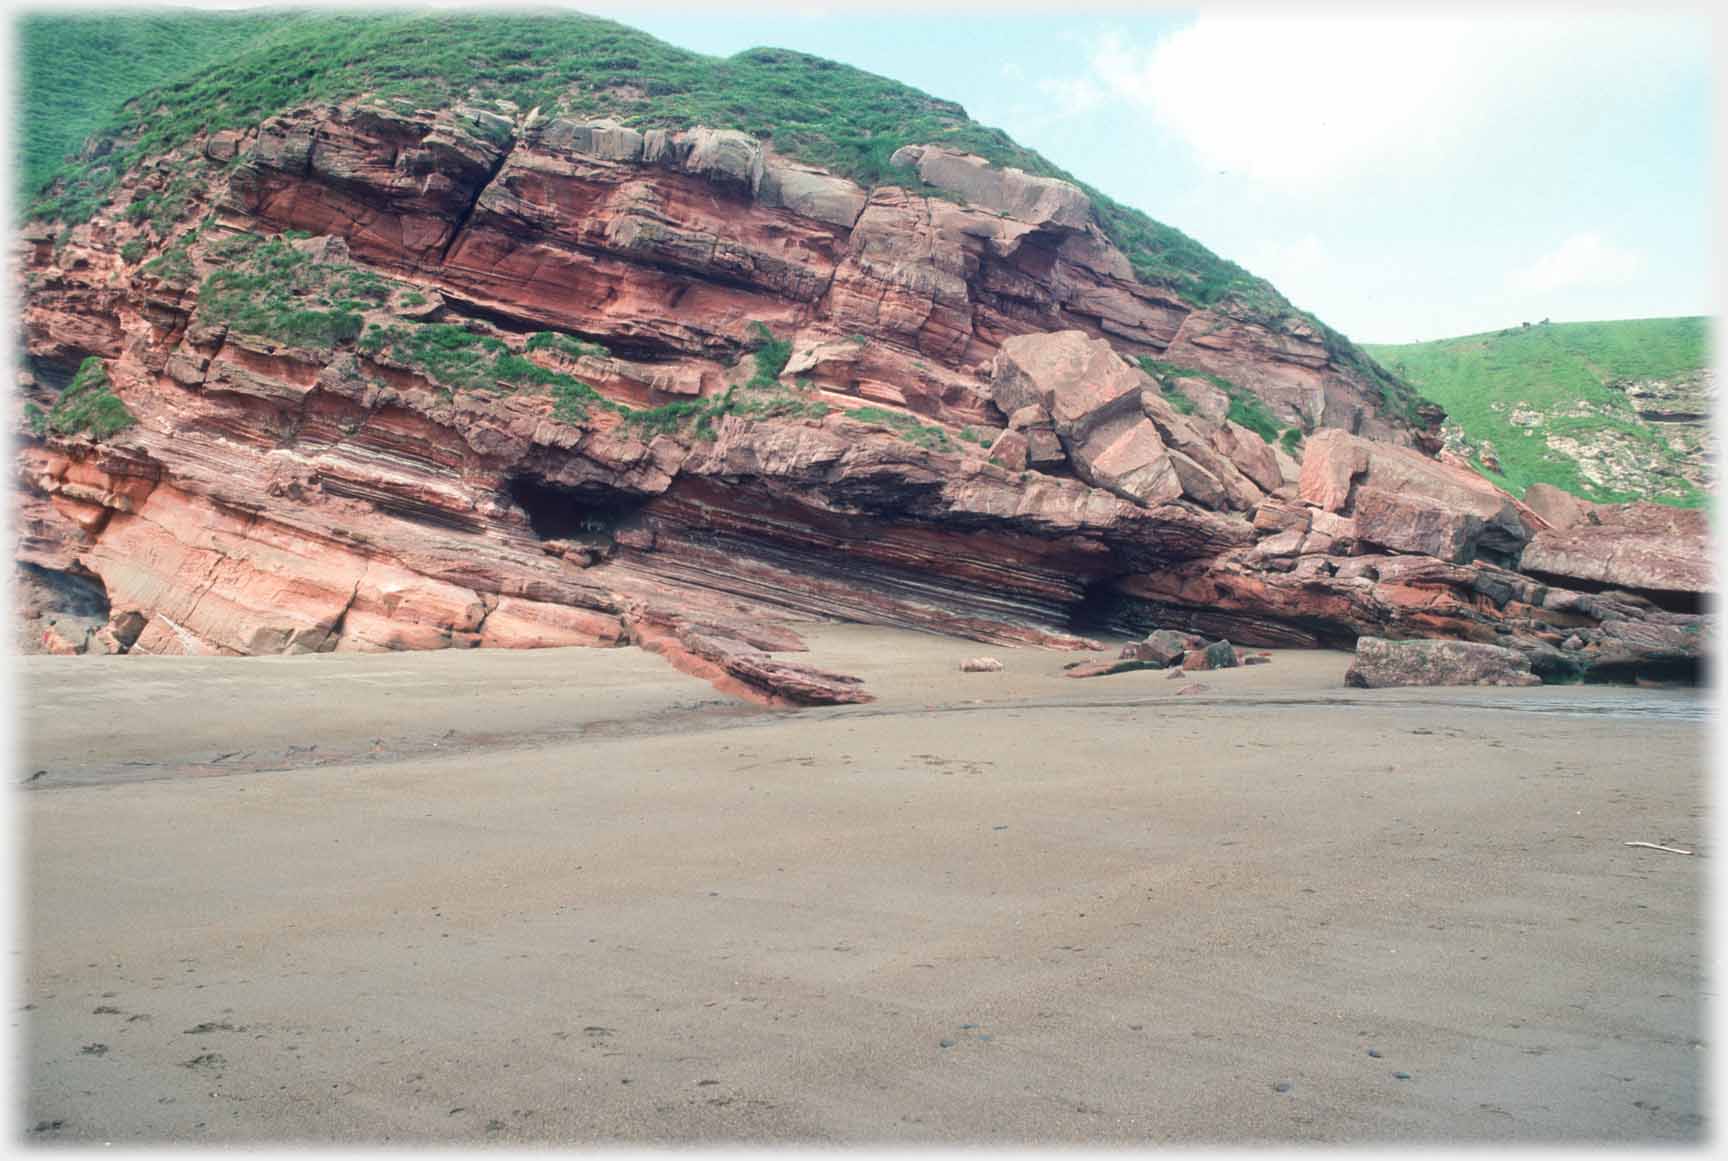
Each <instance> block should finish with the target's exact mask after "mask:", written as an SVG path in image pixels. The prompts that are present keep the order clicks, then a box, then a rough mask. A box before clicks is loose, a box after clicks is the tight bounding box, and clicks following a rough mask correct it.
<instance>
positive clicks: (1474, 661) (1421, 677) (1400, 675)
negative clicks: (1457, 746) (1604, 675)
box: [1344, 637, 1542, 689]
mask: <svg viewBox="0 0 1728 1161" xmlns="http://www.w3.org/2000/svg"><path fill="white" fill-rule="evenodd" d="M1344 684H1346V685H1353V686H1356V687H1357V688H1360V689H1385V688H1388V687H1391V686H1399V685H1541V684H1542V679H1541V678H1540V677H1537V676H1536V675H1535V674H1534V673H1532V672H1530V659H1529V658H1528V657H1526V656H1524V654H1522V653H1519V652H1518V651H1517V650H1515V649H1506V648H1503V647H1501V646H1499V645H1483V644H1479V643H1477V642H1474V641H1439V640H1423V641H1388V640H1386V639H1385V638H1383V637H1363V638H1360V639H1359V640H1358V641H1357V642H1356V660H1355V661H1354V662H1352V663H1351V665H1350V668H1349V669H1348V670H1346V671H1345V674H1344Z"/></svg>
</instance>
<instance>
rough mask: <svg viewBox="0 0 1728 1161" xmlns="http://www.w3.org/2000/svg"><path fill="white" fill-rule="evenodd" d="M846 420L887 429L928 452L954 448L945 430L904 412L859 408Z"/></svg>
mask: <svg viewBox="0 0 1728 1161" xmlns="http://www.w3.org/2000/svg"><path fill="white" fill-rule="evenodd" d="M846 418H847V419H855V420H857V421H858V422H859V423H873V424H876V425H877V426H878V427H886V428H887V429H888V430H890V431H892V432H893V433H894V434H895V435H898V436H899V437H900V438H901V439H903V440H905V441H906V442H907V443H910V444H916V445H917V446H918V447H921V448H924V449H925V450H926V451H949V450H951V449H952V448H953V446H954V444H953V442H952V441H951V440H950V439H949V438H948V432H947V431H946V430H945V429H943V428H940V427H937V426H934V425H927V424H922V423H919V422H918V420H917V419H915V418H914V417H912V416H910V415H907V414H905V413H904V412H900V411H889V410H887V409H886V408H882V407H858V408H854V409H853V410H851V411H848V412H847V413H846Z"/></svg>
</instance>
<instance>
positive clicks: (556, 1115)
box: [14, 627, 1709, 1143]
mask: <svg viewBox="0 0 1728 1161" xmlns="http://www.w3.org/2000/svg"><path fill="white" fill-rule="evenodd" d="M811 639H812V642H813V645H814V652H813V660H815V661H817V662H818V663H821V664H824V665H828V666H832V667H834V668H837V669H841V670H845V671H850V672H856V673H859V674H862V675H863V676H864V677H865V678H867V679H868V682H869V688H870V689H871V690H872V691H873V692H875V693H876V694H877V695H878V697H879V701H878V702H876V703H875V704H872V705H867V706H857V707H842V708H833V709H821V710H806V711H799V712H788V711H769V710H763V709H758V708H755V707H747V706H739V705H737V704H736V703H732V702H728V701H726V700H724V699H721V698H719V697H718V696H717V695H715V694H714V692H713V691H712V690H711V689H709V688H708V687H707V686H706V685H704V684H702V683H700V682H697V681H695V680H693V679H690V678H686V677H683V676H681V675H679V674H677V673H675V672H673V671H672V670H671V669H669V668H668V667H666V666H665V665H663V664H662V663H661V662H659V661H658V660H657V659H655V658H652V657H649V656H647V655H645V654H642V653H639V652H636V651H628V650H625V651H585V650H557V651H546V652H537V653H463V654H415V655H391V656H321V657H302V658H277V659H268V660H264V659H248V660H219V659H179V658H175V659H169V658H143V657H139V658H107V659H99V658H58V657H30V658H25V659H23V660H22V662H21V671H20V675H19V676H20V682H21V687H22V690H23V693H24V697H25V700H26V705H25V707H24V714H23V721H22V725H23V727H24V729H25V730H26V732H27V736H26V738H25V740H24V743H23V745H24V749H23V751H22V753H21V754H20V755H19V768H18V771H19V778H20V780H21V781H23V783H24V786H25V789H23V790H21V791H17V792H15V794H16V798H17V801H18V805H19V808H20V814H21V816H22V821H23V823H24V825H25V827H26V828H27V829H26V849H25V856H24V861H23V865H22V869H23V873H24V877H23V879H22V890H23V898H22V900H21V902H22V904H23V906H24V909H25V930H24V935H25V937H26V939H27V945H26V950H25V956H24V961H23V962H24V967H23V970H22V972H21V978H22V983H23V985H24V987H25V990H26V994H25V995H24V996H23V997H21V998H20V999H19V1000H18V1004H19V1005H20V1006H22V1009H23V1010H22V1011H20V1012H19V1013H18V1014H16V1015H15V1016H14V1021H15V1022H17V1023H19V1024H21V1035H22V1037H23V1039H22V1046H23V1050H24V1059H23V1062H22V1063H23V1068H22V1071H21V1074H20V1075H21V1079H22V1082H23V1084H24V1085H25V1088H26V1092H25V1094H24V1106H25V1107H24V1110H23V1113H24V1122H23V1124H24V1128H25V1130H26V1133H27V1136H28V1137H29V1138H30V1139H31V1140H33V1141H44V1142H45V1141H48V1140H78V1141H87V1142H101V1141H113V1142H115V1143H122V1142H127V1143H134V1142H152V1141H209V1142H260V1141H288V1142H298V1141H312V1142H332V1141H343V1142H362V1141H371V1142H392V1143H405V1142H433V1141H456V1142H485V1141H500V1142H562V1143H587V1142H596V1141H625V1142H690V1141H701V1142H714V1143H718V1142H729V1141H788V1140H792V1141H834V1142H927V1143H958V1142H966V1141H998V1142H1001V1141H1025V1142H1098V1143H1114V1142H1202V1141H1219V1142H1256V1141H1295V1142H1301V1141H1331V1142H1341V1141H1380V1142H1384V1141H1390V1140H1417V1141H1435V1140H1458V1141H1474V1142H1482V1141H1519V1142H1538V1141H1561V1140H1565V1141H1584V1140H1603V1141H1623V1142H1634V1141H1656V1140H1680V1141H1685V1140H1694V1141H1696V1140H1699V1139H1701V1138H1702V1136H1703V1133H1704V1121H1703V1117H1702V1111H1703V1109H1702V1102H1701V1092H1700V1085H1701V1077H1702V1075H1703V1072H1704V1057H1705V1049H1706V1046H1705V1044H1704V1043H1703V1035H1704V1033H1703V1030H1702V1008H1701V1000H1700V994H1701V991H1702V987H1703V984H1702V977H1703V971H1704V965H1703V954H1704V946H1703V941H1702V937H1701V934H1700V930H1701V916H1700V895H1701V886H1702V879H1703V865H1704V858H1703V857H1698V856H1694V857H1686V856H1680V855H1673V854H1668V853H1665V852H1661V851H1653V850H1648V849H1638V848H1631V847H1627V846H1625V845H1623V844H1624V843H1625V842H1626V841H1628V840H1645V841H1651V842H1660V843H1668V844H1670V845H1677V846H1680V847H1683V848H1686V849H1688V850H1698V851H1699V855H1700V856H1704V855H1707V854H1708V853H1709V852H1708V851H1704V850H1700V848H1699V845H1698V844H1699V843H1700V842H1701V840H1702V839H1703V837H1704V835H1703V831H1704V829H1705V824H1704V809H1703V804H1704V782H1705V759H1704V754H1703V744H1704V736H1705V735H1704V731H1705V716H1704V702H1703V701H1702V699H1701V698H1700V697H1699V696H1697V695H1695V694H1691V693H1677V692H1666V691H1649V690H1628V689H1595V688H1585V689H1579V688H1570V689H1567V688H1544V689H1536V690H1475V689H1469V690H1432V689H1430V690H1409V691H1382V692H1364V691H1354V690H1347V689H1345V688H1343V686H1342V684H1341V676H1342V673H1343V670H1344V668H1345V666H1346V664H1347V663H1348V657H1347V656H1345V655H1343V654H1337V653H1297V652H1285V653H1280V654H1278V655H1277V657H1276V660H1275V661H1274V663H1273V664H1271V665H1268V666H1262V667H1257V668H1253V669H1241V670H1233V671H1228V672H1224V673H1218V674H1206V675H1201V676H1199V677H1198V678H1197V679H1193V680H1188V681H1172V680H1167V679H1166V677H1165V675H1164V674H1162V673H1157V672H1141V673H1131V674H1123V675H1118V676H1114V677H1106V678H1097V679H1091V680H1085V681H1075V680H1071V679H1068V678H1065V677H1063V676H1062V675H1061V667H1062V665H1063V664H1064V663H1065V662H1067V661H1070V660H1073V657H1072V656H1071V655H1069V656H1064V655H1060V654H1050V653H1039V652H1033V651H1016V650H999V649H998V650H981V649H980V647H979V646H977V645H976V644H971V643H967V642H961V641H948V640H942V639H938V638H933V637H926V636H918V635H914V634H906V633H896V632H890V631H884V630H876V629H863V628H856V627H832V628H825V629H820V630H817V631H815V632H813V633H812V634H811ZM980 652H990V653H993V654H994V655H996V656H998V657H1000V658H1002V660H1003V661H1004V662H1005V663H1006V666H1007V668H1006V670H1005V671H1004V672H1002V673H995V674H961V673H958V672H957V671H956V666H957V665H958V662H959V661H960V660H961V659H963V658H965V657H969V656H974V655H976V654H978V653H980ZM1196 682H1203V683H1204V684H1206V685H1208V686H1210V687H1211V690H1210V691H1209V692H1204V693H1200V694H1178V693H1177V692H1176V691H1177V690H1178V689H1179V688H1181V687H1183V686H1185V685H1190V684H1194V683H1196ZM312 747H316V748H315V749H313V748H312ZM1370 1050H1372V1052H1371V1051H1370ZM1399 1074H1406V1075H1407V1079H1400V1077H1399Z"/></svg>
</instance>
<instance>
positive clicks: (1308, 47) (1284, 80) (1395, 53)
mask: <svg viewBox="0 0 1728 1161" xmlns="http://www.w3.org/2000/svg"><path fill="white" fill-rule="evenodd" d="M1653 23H1655V24H1660V23H1661V21H1660V20H1656V21H1654V22H1653ZM1678 39H1683V38H1678ZM1676 41H1677V38H1676V37H1675V35H1674V29H1673V27H1672V26H1669V27H1661V28H1654V29H1649V28H1646V29H1640V28H1639V27H1637V26H1636V25H1632V24H1629V23H1627V22H1625V21H1622V20H1617V19H1604V18H1599V17H1598V18H1594V19H1591V20H1578V19H1575V18H1574V17H1573V16H1572V15H1570V14H1567V13H1564V12H1559V11H1555V12H1550V13H1540V12H1537V13H1518V14H1512V15H1507V14H1502V13H1497V12H1493V11H1482V10H1476V11H1474V12H1466V13H1448V12H1444V11H1433V10H1431V11H1426V12H1399V11H1396V10H1393V11H1376V10H1364V9H1356V10H1354V11H1347V12H1338V11H1335V12H1327V11H1324V10H1318V11H1316V10H1312V9H1307V10H1304V11H1303V12H1302V13H1301V14H1294V13H1286V12H1280V11H1276V10H1264V9H1262V10H1255V11H1243V12H1230V11H1216V12H1204V13H1202V14H1200V16H1199V17H1198V18H1197V19H1196V20H1195V21H1194V22H1193V23H1192V24H1189V25H1186V26H1184V27H1182V28H1180V29H1178V30H1177V31H1175V32H1173V33H1170V34H1168V35H1166V36H1164V37H1162V38H1161V39H1159V40H1158V41H1157V42H1156V43H1154V44H1153V45H1152V46H1151V47H1150V48H1145V47H1142V46H1137V45H1135V44H1133V43H1132V42H1131V41H1130V40H1128V39H1127V38H1126V37H1125V36H1123V35H1122V34H1120V33H1113V34H1107V35H1105V36H1103V37H1101V38H1099V39H1098V40H1097V41H1095V43H1094V46H1093V53H1092V59H1091V62H1090V68H1089V70H1088V72H1087V73H1086V74H1085V75H1084V76H1083V77H1081V78H1078V79H1075V80H1069V81H1057V82H1045V83H1044V85H1043V86H1041V87H1043V88H1044V89H1045V91H1046V92H1047V93H1049V94H1051V95H1052V96H1054V97H1057V98H1059V99H1066V102H1067V104H1066V107H1068V108H1070V109H1073V108H1077V107H1078V106H1077V104H1076V102H1075V98H1076V97H1079V96H1092V97H1093V98H1094V101H1093V103H1094V104H1097V103H1100V102H1101V101H1103V100H1105V99H1111V100H1115V101H1118V102H1123V103H1126V104H1128V105H1130V106H1133V107H1139V108H1141V109H1143V110H1144V111H1146V112H1147V113H1149V114H1150V115H1151V116H1152V118H1153V119H1154V120H1155V121H1156V122H1158V123H1159V124H1160V125H1162V127H1163V128H1165V129H1166V130H1168V131H1169V132H1170V133H1171V134H1172V135H1174V136H1175V137H1177V138H1178V139H1180V140H1182V141H1184V142H1186V144H1187V145H1189V146H1190V147H1191V148H1192V149H1193V150H1194V151H1195V153H1196V154H1197V155H1198V159H1199V160H1200V162H1201V163H1202V164H1203V165H1206V166H1209V167H1211V168H1215V169H1220V170H1227V171H1230V172H1231V173H1233V174H1239V175H1245V176H1247V177H1250V178H1253V179H1256V180H1258V181H1261V182H1264V183H1266V184H1268V185H1272V186H1276V187H1280V188H1284V189H1287V190H1290V191H1292V192H1298V191H1313V190H1320V189H1324V188H1327V187H1332V186H1336V185H1339V184H1343V183H1348V182H1351V181H1354V180H1357V179H1360V178H1364V177H1380V178H1385V177H1388V176H1398V175H1400V174H1402V175H1404V176H1405V177H1407V178H1414V177H1415V176H1417V175H1422V174H1432V173H1433V172H1434V171H1435V170H1436V169H1438V168H1440V167H1442V166H1443V165H1444V163H1445V161H1446V159H1447V158H1448V156H1450V155H1453V154H1455V153H1456V151H1457V150H1458V149H1460V148H1461V147H1468V143H1469V141H1470V139H1471V137H1472V135H1473V134H1477V133H1483V132H1488V133H1492V132H1494V131H1495V130H1496V128H1500V129H1504V128H1505V126H1503V125H1499V124H1498V122H1499V119H1500V118H1504V117H1506V116H1508V115H1509V114H1510V115H1512V116H1517V115H1518V114H1519V113H1520V112H1521V111H1526V110H1532V109H1533V108H1534V104H1535V103H1537V102H1540V103H1544V104H1546V103H1549V102H1553V101H1555V100H1556V99H1557V94H1556V87H1557V86H1559V87H1560V88H1561V90H1562V91H1568V92H1569V91H1576V90H1581V89H1582V90H1587V91H1588V90H1590V89H1594V90H1595V91H1596V92H1601V91H1602V90H1603V88H1604V87H1607V86H1611V85H1612V83H1613V81H1614V79H1615V73H1616V70H1617V68H1618V67H1619V65H1618V64H1617V63H1616V62H1624V61H1626V60H1629V59H1633V58H1636V59H1640V60H1641V61H1642V62H1643V63H1644V64H1645V65H1646V66H1647V65H1648V63H1649V61H1650V57H1651V54H1652V53H1654V54H1657V55H1658V56H1660V55H1664V54H1670V53H1672V51H1673V50H1674V49H1673V46H1674V44H1675V43H1676ZM1087 84H1090V85H1091V86H1092V88H1091V89H1090V90H1088V89H1087V88H1086V87H1085V86H1086V85H1087ZM1608 91H1609V92H1611V91H1612V90H1611V88H1609V90H1608Z"/></svg>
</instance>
